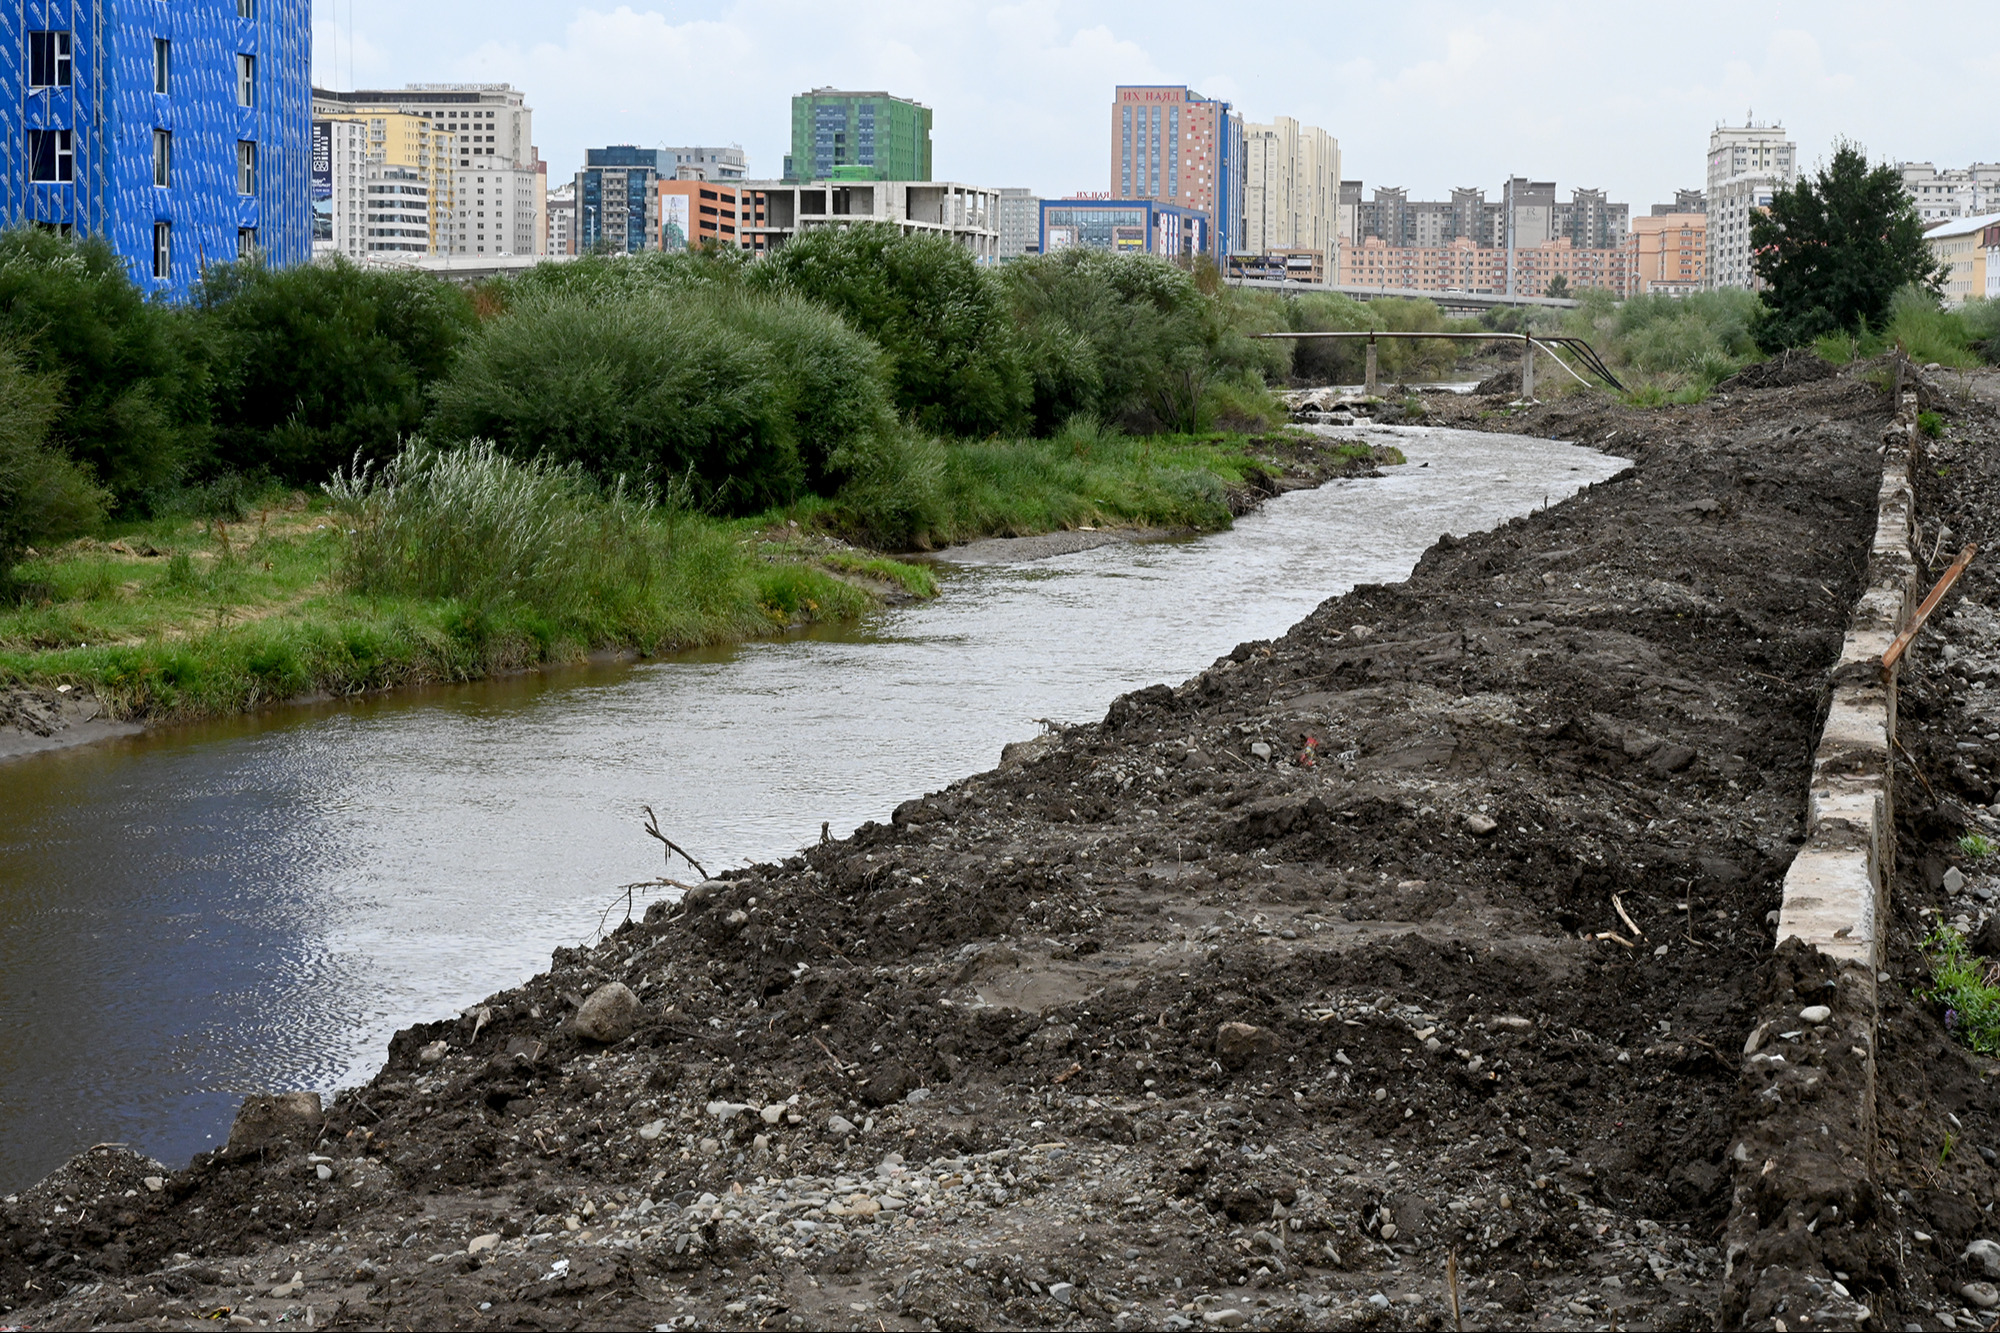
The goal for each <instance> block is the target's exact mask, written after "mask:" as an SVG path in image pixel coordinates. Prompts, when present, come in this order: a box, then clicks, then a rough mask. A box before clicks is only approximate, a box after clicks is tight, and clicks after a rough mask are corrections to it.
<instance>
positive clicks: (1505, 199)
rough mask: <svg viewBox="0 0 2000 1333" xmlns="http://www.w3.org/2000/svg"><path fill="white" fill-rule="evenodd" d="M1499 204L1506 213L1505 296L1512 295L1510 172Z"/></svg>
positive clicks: (1512, 184) (1511, 199)
mask: <svg viewBox="0 0 2000 1333" xmlns="http://www.w3.org/2000/svg"><path fill="white" fill-rule="evenodd" d="M1500 194H1501V204H1502V207H1503V208H1505V210H1506V213H1507V295H1509V296H1513V295H1514V294H1515V293H1514V177H1513V174H1512V173H1511V172H1510V173H1508V176H1507V184H1506V186H1505V187H1504V188H1503V189H1502V190H1501V192H1500Z"/></svg>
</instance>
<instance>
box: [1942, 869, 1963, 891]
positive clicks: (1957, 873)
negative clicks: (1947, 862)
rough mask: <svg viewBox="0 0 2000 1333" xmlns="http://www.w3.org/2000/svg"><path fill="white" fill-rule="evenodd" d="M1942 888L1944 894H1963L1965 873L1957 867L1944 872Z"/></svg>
mask: <svg viewBox="0 0 2000 1333" xmlns="http://www.w3.org/2000/svg"><path fill="white" fill-rule="evenodd" d="M1943 887H1944V891H1945V892H1946V893H1963V892H1964V891H1965V872H1964V871H1962V870H1960V869H1959V868H1958V867H1957V866H1953V867H1952V868H1951V869H1949V870H1947V871H1945V872H1944V882H1943Z"/></svg>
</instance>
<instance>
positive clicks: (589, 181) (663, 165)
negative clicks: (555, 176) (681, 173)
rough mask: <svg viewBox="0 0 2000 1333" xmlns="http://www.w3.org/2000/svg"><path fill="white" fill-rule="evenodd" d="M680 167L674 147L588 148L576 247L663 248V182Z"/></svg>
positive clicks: (581, 250) (580, 178)
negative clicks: (661, 245) (661, 215)
mask: <svg viewBox="0 0 2000 1333" xmlns="http://www.w3.org/2000/svg"><path fill="white" fill-rule="evenodd" d="M677 169H678V164H677V163H676V162H675V150H674V149H671V148H640V147H637V146H636V145H633V144H613V145H611V146H610V147H609V148H590V149H586V150H585V151H584V154H583V170H582V171H579V172H577V173H576V252H577V253H578V254H580V255H587V254H589V253H591V252H592V251H593V250H597V249H599V248H600V247H602V248H604V249H607V250H610V251H611V252H612V253H614V254H619V253H622V254H637V253H638V252H639V251H641V250H657V249H659V242H658V240H657V239H655V238H656V236H657V233H658V230H659V221H660V182H661V181H663V180H672V179H674V173H675V171H676V170H677Z"/></svg>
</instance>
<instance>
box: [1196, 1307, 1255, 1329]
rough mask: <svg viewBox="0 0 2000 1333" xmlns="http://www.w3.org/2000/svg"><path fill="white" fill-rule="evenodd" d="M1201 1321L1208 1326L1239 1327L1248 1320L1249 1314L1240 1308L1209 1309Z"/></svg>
mask: <svg viewBox="0 0 2000 1333" xmlns="http://www.w3.org/2000/svg"><path fill="white" fill-rule="evenodd" d="M1201 1322H1202V1323H1204V1324H1207V1325H1208V1326H1209V1327H1210V1328H1241V1327H1243V1326H1244V1325H1245V1324H1247V1323H1249V1322H1250V1316H1249V1315H1247V1314H1244V1313H1243V1312H1242V1311H1241V1310H1234V1309H1231V1310H1210V1311H1209V1312H1208V1313H1207V1314H1205V1315H1203V1316H1202V1317H1201Z"/></svg>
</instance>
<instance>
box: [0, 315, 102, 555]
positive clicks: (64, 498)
mask: <svg viewBox="0 0 2000 1333" xmlns="http://www.w3.org/2000/svg"><path fill="white" fill-rule="evenodd" d="M58 407H59V400H58V396H57V387H56V381H55V379H54V378H53V377H52V376H46V375H36V374H33V373H31V372H30V371H28V370H27V369H25V368H24V367H23V366H22V364H21V358H20V357H19V356H18V355H17V354H16V353H15V352H14V351H13V349H11V348H8V347H4V346H0V586H4V584H5V582H6V579H7V573H8V570H9V569H10V568H11V566H12V565H13V564H14V562H15V561H16V560H18V559H20V558H21V552H22V550H23V549H24V548H25V547H27V546H28V545H29V544H30V543H32V542H45V541H60V540H62V539H63V538H65V537H73V536H75V535H76V534H78V533H80V532H87V531H89V530H90V529H91V528H93V527H95V526H97V524H98V523H99V522H100V521H102V519H103V518H104V507H105V503H106V500H107V499H108V498H109V497H108V496H107V495H106V494H105V492H104V490H103V489H102V488H101V487H99V486H98V485H96V484H95V483H94V482H92V481H91V479H90V475H89V473H88V472H86V471H85V470H84V469H83V468H82V467H81V466H79V465H78V464H77V463H76V462H74V461H73V460H71V459H69V458H66V457H64V456H63V455H62V454H60V453H58V452H57V451H55V450H54V449H51V448H49V447H48V444H47V440H48V434H49V427H50V426H51V425H52V424H54V422H55V419H56V414H57V411H58Z"/></svg>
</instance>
